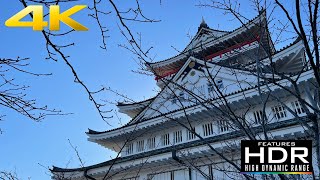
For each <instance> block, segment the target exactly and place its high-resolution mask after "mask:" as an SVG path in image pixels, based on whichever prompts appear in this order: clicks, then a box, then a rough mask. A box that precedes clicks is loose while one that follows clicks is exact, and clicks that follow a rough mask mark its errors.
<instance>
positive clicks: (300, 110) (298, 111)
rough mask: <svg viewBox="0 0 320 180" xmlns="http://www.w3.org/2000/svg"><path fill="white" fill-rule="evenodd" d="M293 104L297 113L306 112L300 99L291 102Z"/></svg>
mask: <svg viewBox="0 0 320 180" xmlns="http://www.w3.org/2000/svg"><path fill="white" fill-rule="evenodd" d="M291 105H292V107H293V109H294V112H295V113H297V114H303V113H305V111H304V109H303V108H302V106H301V104H300V102H299V101H298V100H297V101H293V102H291Z"/></svg>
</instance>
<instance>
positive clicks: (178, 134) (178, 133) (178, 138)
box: [173, 130, 182, 143]
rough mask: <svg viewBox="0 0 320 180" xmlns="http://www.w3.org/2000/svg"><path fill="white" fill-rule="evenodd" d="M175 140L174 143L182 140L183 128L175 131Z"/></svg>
mask: <svg viewBox="0 0 320 180" xmlns="http://www.w3.org/2000/svg"><path fill="white" fill-rule="evenodd" d="M173 142H174V143H180V142H182V131H181V130H179V131H176V132H174V133H173Z"/></svg>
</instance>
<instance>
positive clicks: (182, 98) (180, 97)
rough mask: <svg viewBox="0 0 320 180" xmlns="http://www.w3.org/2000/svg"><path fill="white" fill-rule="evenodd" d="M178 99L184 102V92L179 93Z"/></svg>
mask: <svg viewBox="0 0 320 180" xmlns="http://www.w3.org/2000/svg"><path fill="white" fill-rule="evenodd" d="M179 99H180V101H184V100H185V97H184V92H180V93H179Z"/></svg>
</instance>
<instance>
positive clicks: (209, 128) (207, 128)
mask: <svg viewBox="0 0 320 180" xmlns="http://www.w3.org/2000/svg"><path fill="white" fill-rule="evenodd" d="M202 129H203V136H210V135H212V134H213V124H212V123H208V124H203V125H202Z"/></svg>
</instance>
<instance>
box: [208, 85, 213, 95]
mask: <svg viewBox="0 0 320 180" xmlns="http://www.w3.org/2000/svg"><path fill="white" fill-rule="evenodd" d="M207 86H208V93H210V92H213V91H214V85H213V84H212V83H208V85H207Z"/></svg>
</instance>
